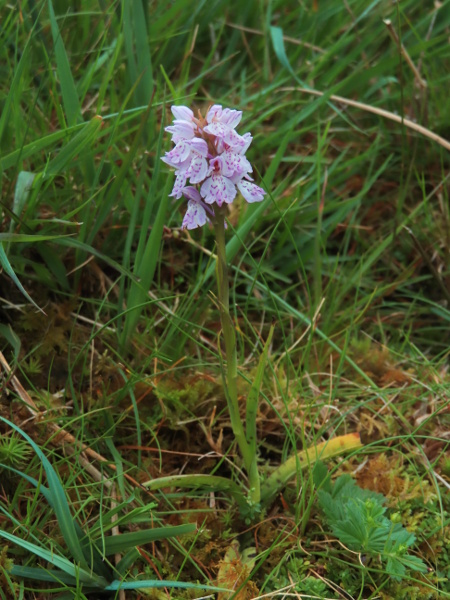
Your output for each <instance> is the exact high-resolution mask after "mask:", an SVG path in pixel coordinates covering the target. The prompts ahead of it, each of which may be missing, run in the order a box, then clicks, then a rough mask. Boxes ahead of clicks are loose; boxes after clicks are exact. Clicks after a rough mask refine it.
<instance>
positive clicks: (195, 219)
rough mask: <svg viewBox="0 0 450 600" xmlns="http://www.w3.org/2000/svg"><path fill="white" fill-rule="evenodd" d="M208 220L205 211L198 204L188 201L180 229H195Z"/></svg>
mask: <svg viewBox="0 0 450 600" xmlns="http://www.w3.org/2000/svg"><path fill="white" fill-rule="evenodd" d="M207 220H208V218H207V216H206V211H205V209H204V208H203V206H202V205H201V204H200V203H199V202H195V200H189V202H188V207H187V211H186V214H185V215H184V219H183V223H182V225H181V226H182V228H183V229H196V228H197V227H202V226H203V225H204V224H205V223H206V221H207Z"/></svg>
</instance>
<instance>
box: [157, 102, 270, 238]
mask: <svg viewBox="0 0 450 600" xmlns="http://www.w3.org/2000/svg"><path fill="white" fill-rule="evenodd" d="M172 114H173V116H174V117H175V119H174V121H173V123H172V125H170V126H169V127H166V131H168V132H169V133H170V134H171V136H172V141H173V143H174V144H175V147H174V148H173V149H172V150H170V151H169V152H166V154H165V156H163V157H162V160H163V161H164V162H165V163H166V164H167V165H169V166H171V167H173V168H174V169H175V175H176V178H175V183H174V186H173V190H172V193H171V194H170V195H171V196H173V197H174V198H177V199H179V198H181V197H182V196H184V197H185V198H187V200H188V206H187V210H186V214H185V216H184V219H183V228H186V229H195V228H196V227H202V226H203V225H204V224H205V223H206V222H207V221H209V216H208V214H209V215H210V217H211V218H214V217H215V213H214V209H213V205H214V204H216V205H217V206H218V207H221V206H223V205H224V204H230V203H231V202H233V200H234V199H235V198H236V196H237V193H238V191H239V192H240V193H241V194H242V196H243V197H244V199H245V200H246V201H247V202H249V203H252V202H261V201H262V200H263V199H264V195H265V191H264V190H263V189H262V188H260V187H259V186H257V185H255V184H254V183H251V181H252V179H251V177H250V173H252V171H253V169H252V166H251V164H250V163H249V161H248V159H247V157H246V156H245V153H246V152H247V150H248V148H249V146H250V144H251V143H252V136H251V134H250V133H244V135H240V134H239V133H237V131H236V127H237V126H238V125H239V123H240V121H241V118H242V112H241V111H240V110H234V109H230V108H222V106H221V105H220V104H214V105H213V106H211V107H210V108H209V109H208V111H207V113H206V117H202V116H201V115H200V113H199V114H198V118H196V117H195V116H194V113H193V111H192V110H191V109H190V108H188V107H187V106H172ZM188 182H189V183H190V184H192V185H187V184H188ZM196 186H198V187H196ZM221 218H222V216H221Z"/></svg>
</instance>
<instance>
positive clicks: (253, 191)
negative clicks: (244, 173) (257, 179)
mask: <svg viewBox="0 0 450 600" xmlns="http://www.w3.org/2000/svg"><path fill="white" fill-rule="evenodd" d="M237 187H238V189H239V191H240V192H241V194H242V195H243V196H244V198H245V199H246V200H247V202H250V203H251V202H261V200H264V196H265V194H266V192H265V191H264V190H263V189H262V188H260V187H259V186H257V185H255V184H254V183H250V182H249V181H240V182H239V183H238V184H237Z"/></svg>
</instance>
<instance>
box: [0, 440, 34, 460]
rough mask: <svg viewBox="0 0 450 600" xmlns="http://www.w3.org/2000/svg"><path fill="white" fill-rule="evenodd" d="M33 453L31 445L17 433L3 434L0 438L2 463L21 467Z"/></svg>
mask: <svg viewBox="0 0 450 600" xmlns="http://www.w3.org/2000/svg"><path fill="white" fill-rule="evenodd" d="M30 455H31V450H30V447H29V445H28V444H27V443H26V442H24V441H23V440H21V439H20V438H19V436H17V435H14V434H13V435H9V436H6V435H5V436H3V437H2V438H1V439H0V463H4V464H6V465H8V466H11V467H20V466H21V465H23V464H24V463H25V462H26V461H27V460H28V458H29V457H30Z"/></svg>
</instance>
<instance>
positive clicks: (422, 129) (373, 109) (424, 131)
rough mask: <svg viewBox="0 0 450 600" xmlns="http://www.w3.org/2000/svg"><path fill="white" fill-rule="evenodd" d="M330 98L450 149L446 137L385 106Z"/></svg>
mask: <svg viewBox="0 0 450 600" xmlns="http://www.w3.org/2000/svg"><path fill="white" fill-rule="evenodd" d="M280 91H282V92H303V93H304V94H311V95H313V96H324V95H325V92H319V91H318V90H309V89H307V88H299V87H285V88H281V89H280ZM329 98H330V100H334V101H335V102H342V103H344V104H347V105H348V106H353V107H355V108H360V109H361V110H365V111H366V112H370V113H373V114H375V115H379V116H380V117H384V118H386V119H390V120H391V121H395V122H396V123H401V124H402V125H405V127H409V129H413V130H414V131H417V132H418V133H421V134H422V135H424V136H425V137H427V138H429V139H430V140H433V141H434V142H437V143H438V144H439V145H441V146H442V147H443V148H445V149H446V150H450V142H449V141H448V140H446V139H445V138H443V137H441V136H440V135H437V134H436V133H434V132H433V131H430V130H429V129H427V128H426V127H422V125H418V124H417V123H414V121H410V120H409V119H405V118H403V117H400V116H399V115H396V114H394V113H393V112H390V111H388V110H384V109H383V108H377V107H376V106H371V105H370V104H363V103H362V102H356V101H355V100H350V99H349V98H343V97H342V96H335V95H331V96H329Z"/></svg>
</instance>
